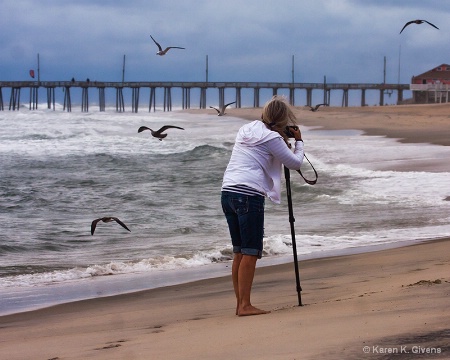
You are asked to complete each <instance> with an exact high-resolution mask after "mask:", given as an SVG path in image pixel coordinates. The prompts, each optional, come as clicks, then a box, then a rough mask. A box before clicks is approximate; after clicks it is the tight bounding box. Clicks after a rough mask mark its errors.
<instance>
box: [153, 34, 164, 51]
mask: <svg viewBox="0 0 450 360" xmlns="http://www.w3.org/2000/svg"><path fill="white" fill-rule="evenodd" d="M150 37H151V38H152V40H153V42H154V43H155V44H156V46H157V47H158V49H159V51H162V47H161V45H159V44H158V43H157V42H156V40H155V39H153V36H151V35H150Z"/></svg>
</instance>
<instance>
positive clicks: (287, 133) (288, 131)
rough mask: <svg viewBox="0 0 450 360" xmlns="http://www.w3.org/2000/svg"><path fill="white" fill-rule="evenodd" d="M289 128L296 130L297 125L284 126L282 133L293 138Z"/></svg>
mask: <svg viewBox="0 0 450 360" xmlns="http://www.w3.org/2000/svg"><path fill="white" fill-rule="evenodd" d="M291 129H292V130H295V131H297V130H298V126H292V125H291V126H286V128H285V129H284V133H285V135H286V136H287V137H288V138H294V137H295V136H294V134H293V133H291Z"/></svg>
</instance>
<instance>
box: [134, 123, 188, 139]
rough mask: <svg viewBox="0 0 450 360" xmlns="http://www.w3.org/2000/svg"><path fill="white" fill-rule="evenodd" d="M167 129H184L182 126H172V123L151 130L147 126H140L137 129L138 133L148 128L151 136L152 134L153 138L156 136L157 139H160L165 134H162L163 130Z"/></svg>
mask: <svg viewBox="0 0 450 360" xmlns="http://www.w3.org/2000/svg"><path fill="white" fill-rule="evenodd" d="M167 129H180V130H184V129H183V128H182V127H179V126H173V125H164V126H163V127H162V128H161V129H159V130H156V131H155V130H152V129H150V128H149V127H147V126H141V127H140V128H139V129H138V133H140V132H143V131H144V130H150V131H151V133H152V136H154V137H155V138H158V139H159V141H162V139H164V138H165V137H166V136H167V134H163V131H166V130H167Z"/></svg>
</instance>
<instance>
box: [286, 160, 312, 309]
mask: <svg viewBox="0 0 450 360" xmlns="http://www.w3.org/2000/svg"><path fill="white" fill-rule="evenodd" d="M305 158H306V160H308V162H309V163H310V164H311V162H310V161H309V159H308V158H307V157H306V155H305ZM311 167H312V169H313V170H314V174H315V175H316V178H315V180H307V179H305V177H304V176H303V174H302V173H301V171H300V170H297V172H298V173H299V174H300V175H301V176H302V178H303V179H304V180H305V181H306V183H308V184H310V185H314V184H315V183H316V182H317V171H316V169H314V166H312V164H311ZM284 177H285V179H286V194H287V200H288V209H289V223H290V225H291V237H292V251H293V253H294V268H295V280H296V283H297V295H298V306H303V304H302V295H301V291H302V287H301V286H300V273H299V270H298V260H297V243H296V242H295V228H294V222H295V218H294V211H293V209H292V196H291V172H290V171H289V169H288V168H287V167H286V166H285V167H284Z"/></svg>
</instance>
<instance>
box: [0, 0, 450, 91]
mask: <svg viewBox="0 0 450 360" xmlns="http://www.w3.org/2000/svg"><path fill="white" fill-rule="evenodd" d="M449 18H450V1H444V0H313V1H311V0H277V1H272V0H264V1H261V0H223V1H216V0H195V1H189V0H163V1H162V0H158V1H154V0H77V1H69V0H39V1H35V0H3V1H2V2H1V11H0V34H1V36H0V49H1V51H0V80H28V79H30V76H29V74H28V71H29V70H30V69H36V70H37V54H39V58H40V78H41V80H48V81H57V80H58V81H61V80H68V79H71V78H72V77H75V78H76V79H77V80H84V79H86V78H88V77H89V78H90V79H91V80H98V81H121V80H122V65H123V57H124V55H126V62H125V64H126V66H125V69H126V70H125V80H126V81H127V80H128V81H204V80H205V78H206V75H205V74H206V71H205V69H206V56H207V55H208V65H209V81H270V82H290V81H291V80H292V57H293V56H294V69H295V71H294V80H295V82H323V78H324V76H326V77H327V82H329V83H333V82H336V83H381V82H383V69H384V65H383V64H384V57H385V56H386V59H387V62H386V63H387V65H386V82H387V83H397V82H398V81H399V75H400V82H401V83H409V82H410V79H411V76H413V75H418V74H420V73H423V72H425V71H427V70H429V69H431V68H433V67H435V66H437V65H440V64H442V63H450V47H449V44H450V25H449V21H448V19H449ZM415 19H426V20H428V21H430V22H431V23H433V24H435V25H436V26H438V27H439V28H440V30H437V29H435V28H433V27H431V26H429V25H428V24H421V25H415V24H412V25H410V26H408V27H407V28H406V29H405V30H404V31H403V33H402V34H399V32H400V30H401V29H402V27H403V25H404V24H405V23H406V22H407V21H410V20H415ZM150 34H152V35H153V37H154V38H155V39H156V40H157V41H158V42H159V43H160V44H161V45H162V46H163V48H164V47H166V46H181V47H185V48H186V49H185V50H179V49H172V50H170V51H169V52H168V53H167V55H165V56H162V57H161V56H157V55H156V51H157V47H156V45H155V44H154V43H153V42H152V40H151V38H150ZM399 55H400V57H399ZM399 65H400V66H399ZM399 70H400V71H399Z"/></svg>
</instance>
